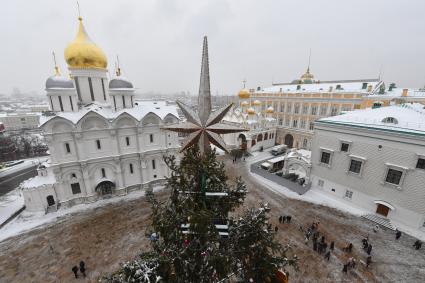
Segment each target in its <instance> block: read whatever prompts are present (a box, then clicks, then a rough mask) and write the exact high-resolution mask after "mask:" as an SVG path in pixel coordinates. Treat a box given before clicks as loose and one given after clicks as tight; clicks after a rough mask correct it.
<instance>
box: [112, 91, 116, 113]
mask: <svg viewBox="0 0 425 283" xmlns="http://www.w3.org/2000/svg"><path fill="white" fill-rule="evenodd" d="M112 97H113V98H114V109H115V111H117V101H116V100H115V95H114V96H112Z"/></svg>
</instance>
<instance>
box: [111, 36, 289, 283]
mask: <svg viewBox="0 0 425 283" xmlns="http://www.w3.org/2000/svg"><path fill="white" fill-rule="evenodd" d="M177 104H178V105H179V107H180V108H181V110H182V112H183V114H184V115H185V116H186V122H183V123H180V124H178V125H171V126H167V127H165V128H164V129H166V130H170V131H176V132H182V133H187V134H189V135H188V138H187V140H186V142H184V144H183V146H182V148H181V150H182V151H183V153H184V154H183V157H182V159H181V160H180V163H179V164H177V162H176V157H175V156H167V157H164V160H165V162H166V164H167V165H168V167H169V168H170V171H171V175H170V177H168V178H167V183H166V188H167V190H168V191H169V192H170V196H169V198H168V199H167V200H166V201H164V202H161V201H159V200H157V199H156V198H155V196H154V195H153V193H150V194H148V200H149V202H150V203H151V205H152V216H151V220H152V223H151V226H150V230H149V232H148V235H147V236H148V237H149V238H150V240H151V243H152V245H151V246H152V249H151V250H150V251H147V252H144V253H142V254H141V255H140V257H139V258H138V259H136V260H134V261H132V262H128V263H126V264H123V266H122V268H121V269H120V270H118V271H117V272H116V273H114V274H112V275H110V276H109V277H107V278H105V281H106V282H109V283H120V282H173V283H174V282H179V283H180V282H185V283H186V282H194V283H195V282H196V283H203V282H237V281H240V282H272V281H275V282H285V275H284V274H283V273H282V272H281V271H279V269H280V268H282V267H284V266H285V265H287V264H293V263H294V262H295V260H296V258H294V259H288V258H287V257H286V251H287V249H288V247H284V246H282V245H281V244H279V243H278V242H277V241H276V240H275V238H274V236H275V233H274V232H273V231H272V227H271V224H269V223H268V222H269V219H268V212H269V208H268V206H267V204H262V205H261V207H259V208H258V209H254V208H251V209H248V210H246V211H244V212H243V213H242V214H240V215H239V214H238V213H237V212H236V211H235V210H236V209H237V208H238V207H239V206H240V205H241V204H243V203H244V199H245V196H246V193H247V190H246V186H245V185H244V183H243V181H242V180H241V178H238V179H237V180H234V185H230V184H229V182H228V180H227V176H226V172H225V167H224V164H223V163H222V162H219V161H217V159H216V155H215V151H211V147H210V144H214V145H215V146H217V147H219V148H221V149H222V150H224V151H227V150H226V147H225V144H224V142H223V140H222V138H221V136H220V134H226V133H235V132H240V131H245V129H241V128H236V127H233V126H230V125H226V124H223V123H219V122H220V121H221V119H222V118H223V117H224V115H225V114H226V113H227V111H229V109H230V108H231V106H232V105H228V106H226V107H224V108H222V109H220V110H217V111H215V112H213V113H211V94H210V81H209V67H208V45H207V39H206V37H205V38H204V47H203V52H202V67H201V85H200V89H199V97H198V113H195V112H194V111H193V110H192V109H190V107H188V106H186V105H184V104H183V103H181V102H177Z"/></svg>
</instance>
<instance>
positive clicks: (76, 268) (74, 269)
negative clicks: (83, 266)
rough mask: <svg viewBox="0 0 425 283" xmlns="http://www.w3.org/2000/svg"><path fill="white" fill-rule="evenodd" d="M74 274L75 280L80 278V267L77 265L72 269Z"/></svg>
mask: <svg viewBox="0 0 425 283" xmlns="http://www.w3.org/2000/svg"><path fill="white" fill-rule="evenodd" d="M72 272H74V276H75V278H78V267H77V266H76V265H74V266H73V267H72Z"/></svg>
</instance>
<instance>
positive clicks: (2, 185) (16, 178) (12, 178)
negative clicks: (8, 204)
mask: <svg viewBox="0 0 425 283" xmlns="http://www.w3.org/2000/svg"><path fill="white" fill-rule="evenodd" d="M37 166H38V164H37V165H34V166H31V167H29V168H24V169H22V170H19V171H16V172H13V173H12V174H10V175H7V176H4V177H0V196H2V195H5V194H7V193H8V192H10V191H12V190H14V189H16V188H17V187H18V186H19V184H20V183H22V182H23V181H25V180H27V179H29V178H31V177H34V176H35V175H37Z"/></svg>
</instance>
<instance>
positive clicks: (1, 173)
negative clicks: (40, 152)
mask: <svg viewBox="0 0 425 283" xmlns="http://www.w3.org/2000/svg"><path fill="white" fill-rule="evenodd" d="M47 159H49V158H48V157H35V158H29V159H25V160H24V162H23V163H21V164H17V165H15V166H11V167H7V168H3V169H1V170H0V178H2V177H6V176H9V175H12V174H15V173H17V172H19V171H22V170H24V169H28V168H31V167H33V166H35V165H37V164H39V163H42V162H45V161H46V160H47Z"/></svg>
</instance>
